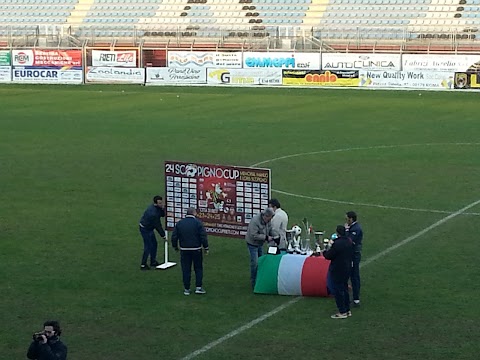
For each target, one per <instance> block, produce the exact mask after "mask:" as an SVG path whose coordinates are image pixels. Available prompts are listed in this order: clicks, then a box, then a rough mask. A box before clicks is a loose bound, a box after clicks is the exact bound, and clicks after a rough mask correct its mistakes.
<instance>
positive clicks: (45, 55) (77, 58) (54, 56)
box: [12, 49, 82, 70]
mask: <svg viewBox="0 0 480 360" xmlns="http://www.w3.org/2000/svg"><path fill="white" fill-rule="evenodd" d="M12 60H13V66H42V67H45V66H53V67H60V66H61V67H70V68H74V69H75V70H81V67H82V51H81V50H37V49H34V50H12Z"/></svg>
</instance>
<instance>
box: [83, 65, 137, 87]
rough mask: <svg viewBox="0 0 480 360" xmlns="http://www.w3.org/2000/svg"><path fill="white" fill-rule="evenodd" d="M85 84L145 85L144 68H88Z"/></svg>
mask: <svg viewBox="0 0 480 360" xmlns="http://www.w3.org/2000/svg"><path fill="white" fill-rule="evenodd" d="M85 82H88V83H103V84H111V83H115V84H144V83H145V69H144V68H123V67H106V66H88V67H87V68H86V72H85Z"/></svg>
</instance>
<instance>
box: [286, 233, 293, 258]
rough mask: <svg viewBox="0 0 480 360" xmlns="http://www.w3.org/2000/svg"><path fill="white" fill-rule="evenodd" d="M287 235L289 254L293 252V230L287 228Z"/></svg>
mask: <svg viewBox="0 0 480 360" xmlns="http://www.w3.org/2000/svg"><path fill="white" fill-rule="evenodd" d="M286 235H287V239H286V241H287V244H288V245H287V252H288V253H289V254H293V245H292V242H293V230H287V231H286Z"/></svg>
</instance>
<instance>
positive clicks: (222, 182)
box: [165, 161, 271, 238]
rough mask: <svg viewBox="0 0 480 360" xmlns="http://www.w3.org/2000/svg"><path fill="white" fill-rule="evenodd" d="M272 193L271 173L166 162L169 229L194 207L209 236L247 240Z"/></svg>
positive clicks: (268, 171)
mask: <svg viewBox="0 0 480 360" xmlns="http://www.w3.org/2000/svg"><path fill="white" fill-rule="evenodd" d="M270 189H271V175H270V169H263V168H250V167H238V166H223V165H213V164H198V163H188V162H178V161H166V162H165V194H166V199H167V200H166V228H167V229H169V230H172V229H173V228H174V227H175V224H176V223H177V222H178V221H180V220H181V219H182V218H184V217H185V214H186V211H187V209H188V208H189V207H193V208H195V209H197V212H198V214H197V217H198V218H199V219H201V220H202V221H203V223H204V225H205V229H206V231H207V233H208V234H211V235H217V236H226V237H241V238H243V237H244V236H245V234H246V232H247V227H248V223H249V222H250V221H251V219H252V217H253V216H254V215H256V214H258V213H259V212H260V211H261V210H262V209H264V208H266V207H267V206H268V200H269V199H270Z"/></svg>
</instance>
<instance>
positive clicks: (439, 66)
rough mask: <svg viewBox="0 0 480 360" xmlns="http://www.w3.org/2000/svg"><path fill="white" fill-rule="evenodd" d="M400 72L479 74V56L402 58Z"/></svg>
mask: <svg viewBox="0 0 480 360" xmlns="http://www.w3.org/2000/svg"><path fill="white" fill-rule="evenodd" d="M402 64H403V68H402V70H430V71H450V72H466V71H469V72H476V71H478V72H480V55H437V54H435V55H433V54H427V55H414V54H407V55H403V56H402Z"/></svg>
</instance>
